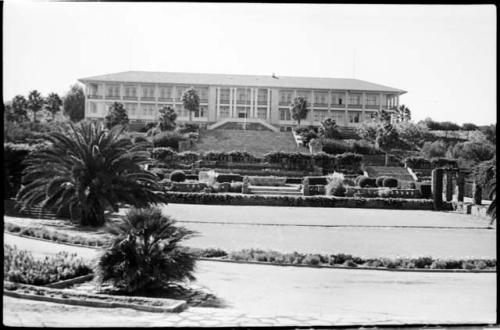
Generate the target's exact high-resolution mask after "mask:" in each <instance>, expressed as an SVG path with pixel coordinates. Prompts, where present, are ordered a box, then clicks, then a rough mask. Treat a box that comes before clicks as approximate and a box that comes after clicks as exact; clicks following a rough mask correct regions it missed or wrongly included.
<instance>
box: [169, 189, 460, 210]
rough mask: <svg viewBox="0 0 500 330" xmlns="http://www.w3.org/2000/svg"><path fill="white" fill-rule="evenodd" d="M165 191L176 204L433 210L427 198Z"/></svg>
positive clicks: (447, 204)
mask: <svg viewBox="0 0 500 330" xmlns="http://www.w3.org/2000/svg"><path fill="white" fill-rule="evenodd" d="M165 195H166V197H167V200H168V202H169V203H179V204H206V205H261V206H304V207H345V208H370V209H399V210H433V202H432V200H431V199H402V198H352V197H333V196H270V195H240V194H204V193H181V192H167V193H165ZM443 207H444V209H445V210H451V209H452V208H451V204H450V203H444V206H443Z"/></svg>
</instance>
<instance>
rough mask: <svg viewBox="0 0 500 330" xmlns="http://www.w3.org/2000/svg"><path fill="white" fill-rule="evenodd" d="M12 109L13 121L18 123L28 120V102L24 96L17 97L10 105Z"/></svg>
mask: <svg viewBox="0 0 500 330" xmlns="http://www.w3.org/2000/svg"><path fill="white" fill-rule="evenodd" d="M10 106H11V107H12V119H13V120H14V121H17V122H22V121H27V120H28V112H27V110H28V101H27V100H26V98H25V97H24V96H22V95H16V96H14V98H13V99H12V102H11V104H10Z"/></svg>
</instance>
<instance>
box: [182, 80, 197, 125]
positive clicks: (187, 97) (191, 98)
mask: <svg viewBox="0 0 500 330" xmlns="http://www.w3.org/2000/svg"><path fill="white" fill-rule="evenodd" d="M181 100H182V104H183V106H184V109H186V110H188V111H189V121H190V122H191V120H192V113H193V112H197V111H200V96H199V95H198V92H196V90H195V89H194V88H193V87H191V88H188V89H187V90H185V91H184V93H182V97H181Z"/></svg>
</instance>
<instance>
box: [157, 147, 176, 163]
mask: <svg viewBox="0 0 500 330" xmlns="http://www.w3.org/2000/svg"><path fill="white" fill-rule="evenodd" d="M175 155H177V153H176V152H175V150H173V149H172V148H169V147H158V148H153V150H151V156H152V158H154V159H158V160H165V159H170V158H172V157H174V156H175Z"/></svg>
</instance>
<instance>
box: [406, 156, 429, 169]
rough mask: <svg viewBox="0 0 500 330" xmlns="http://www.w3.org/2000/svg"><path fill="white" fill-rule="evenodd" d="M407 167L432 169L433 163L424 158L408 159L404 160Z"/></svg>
mask: <svg viewBox="0 0 500 330" xmlns="http://www.w3.org/2000/svg"><path fill="white" fill-rule="evenodd" d="M404 163H405V165H406V167H409V168H412V169H416V168H424V169H429V168H431V162H430V161H429V160H428V159H426V158H423V157H407V158H405V160H404Z"/></svg>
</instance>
